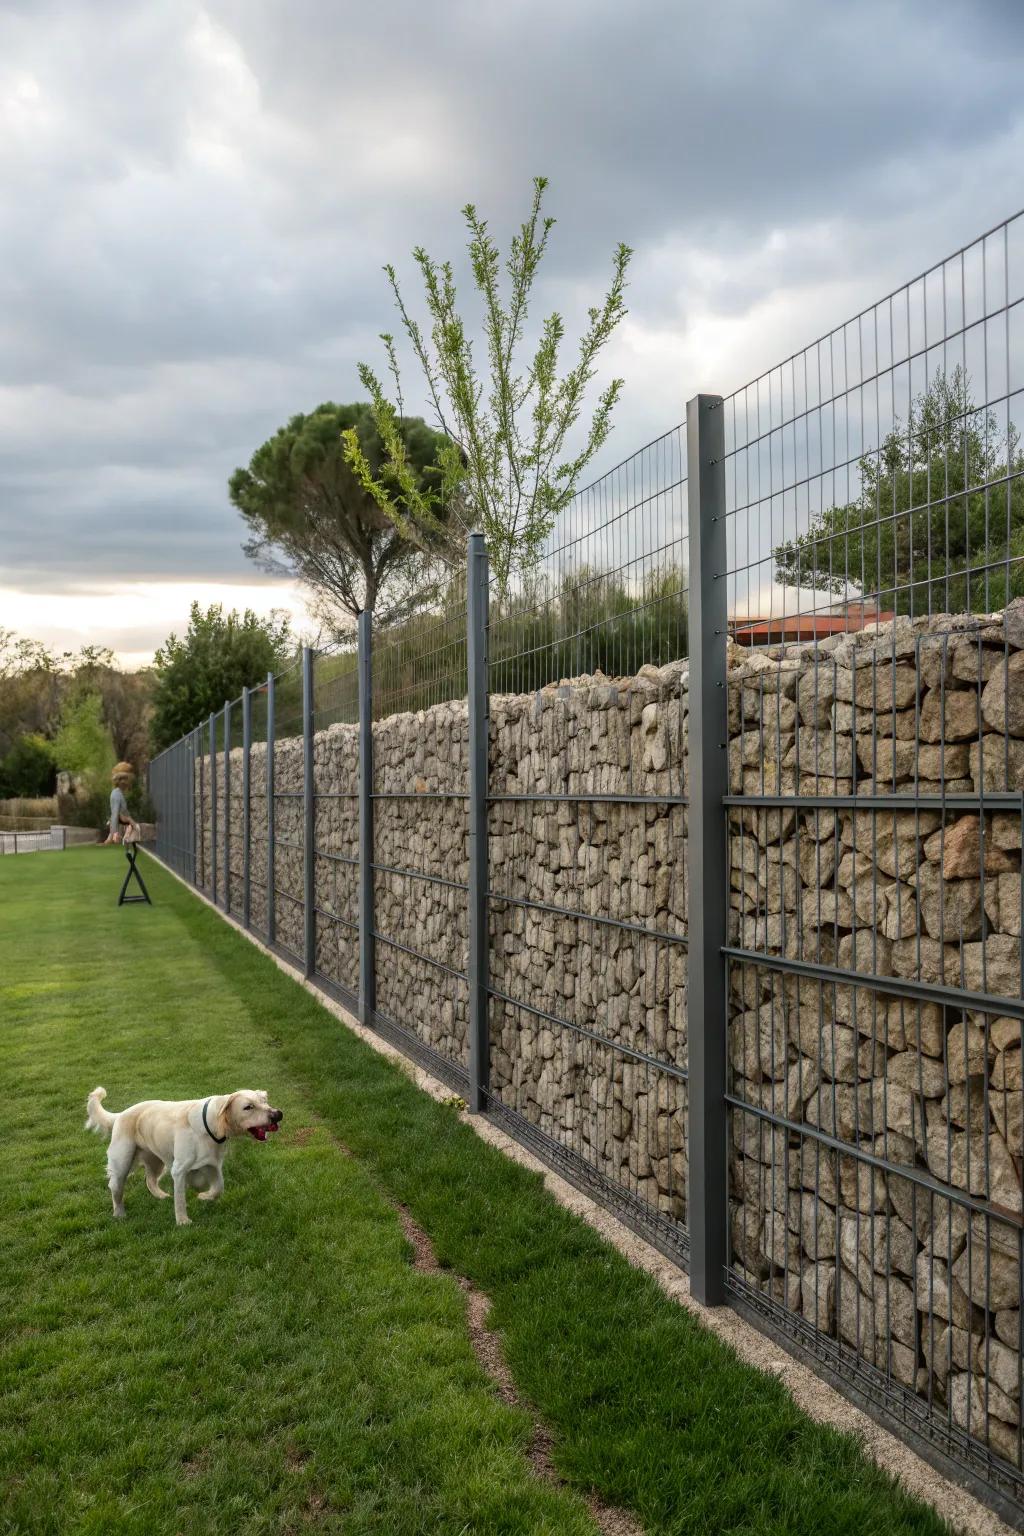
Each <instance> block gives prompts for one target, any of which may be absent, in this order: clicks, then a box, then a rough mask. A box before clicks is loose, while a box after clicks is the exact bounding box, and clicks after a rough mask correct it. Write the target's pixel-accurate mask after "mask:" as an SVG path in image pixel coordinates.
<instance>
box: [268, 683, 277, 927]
mask: <svg viewBox="0 0 1024 1536" xmlns="http://www.w3.org/2000/svg"><path fill="white" fill-rule="evenodd" d="M276 938H277V913H276V909H275V907H274V674H273V672H268V673H267V943H268V944H273V943H274V942H275V940H276Z"/></svg>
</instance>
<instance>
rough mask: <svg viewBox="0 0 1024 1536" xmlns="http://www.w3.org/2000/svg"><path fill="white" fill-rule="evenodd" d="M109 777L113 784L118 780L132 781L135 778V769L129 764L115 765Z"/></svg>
mask: <svg viewBox="0 0 1024 1536" xmlns="http://www.w3.org/2000/svg"><path fill="white" fill-rule="evenodd" d="M110 777H111V779H112V780H113V782H114V783H115V784H116V783H117V781H118V779H133V778H134V777H135V769H134V768H133V767H132V765H131V763H115V764H114V771H113V773H112V774H111V775H110Z"/></svg>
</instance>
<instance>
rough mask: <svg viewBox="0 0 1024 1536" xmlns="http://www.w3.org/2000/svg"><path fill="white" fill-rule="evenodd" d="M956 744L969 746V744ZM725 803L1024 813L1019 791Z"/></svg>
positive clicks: (733, 798) (734, 798)
mask: <svg viewBox="0 0 1024 1536" xmlns="http://www.w3.org/2000/svg"><path fill="white" fill-rule="evenodd" d="M886 739H889V738H886ZM957 745H963V746H966V745H969V743H967V742H963V743H957ZM808 777H812V775H810V774H809V775H808ZM813 777H815V778H819V779H829V778H832V777H834V775H832V774H829V773H815V774H814V775H813ZM838 777H841V778H846V777H848V775H846V774H841V775H838ZM722 804H723V805H725V806H728V807H730V808H732V807H737V806H738V807H740V808H742V807H743V806H747V805H750V806H754V807H755V808H756V809H758V810H762V809H765V810H788V809H789V808H790V807H791V806H793V807H796V808H797V809H803V810H822V811H890V812H892V813H893V814H894V815H906V814H907V813H908V812H909V813H912V812H914V811H922V810H929V811H974V810H981V811H985V810H988V811H1017V812H1020V813H1021V814H1024V796H1022V794H1021V792H1020V791H1019V790H979V791H978V793H977V794H969V793H966V792H964V791H961V790H957V792H956V794H951V795H941V794H940V795H914V794H893V795H879V794H871V795H853V794H851V795H813V794H799V795H797V794H794V795H723V796H722Z"/></svg>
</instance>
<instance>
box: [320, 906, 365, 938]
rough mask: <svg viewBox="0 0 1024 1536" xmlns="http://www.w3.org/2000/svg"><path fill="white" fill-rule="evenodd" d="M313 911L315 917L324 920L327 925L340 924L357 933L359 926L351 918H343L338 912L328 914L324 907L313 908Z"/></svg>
mask: <svg viewBox="0 0 1024 1536" xmlns="http://www.w3.org/2000/svg"><path fill="white" fill-rule="evenodd" d="M313 911H314V912H315V913H316V915H317V917H322V918H325V919H326V920H327V922H329V923H341V924H342V925H343V926H344V927H346V928H354V929H355V931H356V932H357V933H358V932H359V924H358V923H357V922H354V921H353V920H352V918H351V917H343V916H342V914H341V913H340V912H330V911H328V909H327V908H326V907H319V906H314V907H313Z"/></svg>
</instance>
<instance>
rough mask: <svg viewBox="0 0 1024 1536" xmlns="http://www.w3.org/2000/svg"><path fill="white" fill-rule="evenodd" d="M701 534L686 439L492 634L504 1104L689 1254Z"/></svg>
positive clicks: (584, 509)
mask: <svg viewBox="0 0 1024 1536" xmlns="http://www.w3.org/2000/svg"><path fill="white" fill-rule="evenodd" d="M685 530H686V469H685V439H684V436H683V433H682V431H681V430H677V431H674V432H671V433H669V434H667V435H666V436H665V437H663V438H660V439H658V441H656V442H654V443H651V444H650V445H649V446H648V447H647V448H645V449H643V450H642V451H641V452H640V453H638V454H636V455H634V456H633V457H632V458H631V459H629V460H627V461H626V463H624V464H622V465H620V466H619V467H618V468H617V469H615V470H613V471H612V472H611V473H610V474H609V475H607V476H605V477H604V478H603V479H602V480H600V481H598V482H597V483H596V484H595V485H593V486H591V487H589V488H588V489H587V490H585V491H582V492H581V493H580V494H579V495H578V496H577V497H576V498H575V499H574V501H573V502H572V503H571V504H570V505H569V506H568V507H567V508H566V509H565V511H564V512H563V513H562V515H561V516H560V517H559V519H558V522H557V524H556V526H555V527H554V529H553V530H552V534H551V536H550V539H549V541H548V546H547V549H546V551H545V553H544V557H543V559H542V562H541V565H540V569H539V571H538V572H537V573H535V574H534V575H533V576H532V577H531V578H530V579H529V580H527V581H523V582H521V583H519V584H516V585H513V587H512V588H511V589H510V590H506V591H504V592H502V591H495V592H492V598H491V622H490V630H489V636H488V647H489V659H490V704H489V708H490V782H489V858H490V878H489V889H488V903H489V922H490V955H489V970H490V977H489V981H490V985H489V998H490V1046H491V1052H490V1090H491V1102H492V1105H493V1106H494V1107H495V1108H496V1109H497V1110H498V1112H499V1114H500V1115H501V1117H503V1118H504V1119H505V1120H506V1121H507V1122H508V1124H509V1126H510V1128H511V1129H512V1130H513V1131H514V1133H515V1134H517V1135H519V1136H520V1137H521V1138H523V1139H525V1140H527V1141H530V1142H531V1143H532V1144H533V1145H535V1146H536V1147H537V1148H538V1150H540V1151H541V1152H542V1154H543V1155H544V1156H546V1157H547V1158H548V1159H549V1160H553V1161H555V1162H556V1164H558V1165H559V1166H561V1167H562V1168H563V1169H564V1170H565V1171H566V1172H568V1173H569V1174H570V1176H571V1177H573V1178H575V1179H577V1180H578V1181H581V1182H584V1183H587V1184H589V1185H590V1186H591V1187H593V1188H595V1189H596V1190H597V1192H599V1193H600V1194H602V1196H603V1197H605V1198H610V1199H611V1200H612V1201H613V1203H614V1204H615V1205H616V1206H617V1208H618V1209H619V1210H620V1211H622V1212H623V1214H626V1215H628V1216H629V1217H630V1219H631V1220H633V1221H635V1222H639V1223H640V1224H641V1225H642V1226H643V1227H644V1229H645V1230H646V1231H648V1232H649V1233H651V1235H653V1236H655V1238H656V1240H658V1241H659V1242H660V1243H661V1244H662V1245H663V1246H667V1247H669V1248H670V1249H671V1251H673V1252H674V1253H676V1254H677V1255H679V1256H682V1255H685V1249H686V1230H685V1214H686V1178H687V1159H686V1059H687V1053H686V1013H685V1001H684V1000H685V985H686V910H687V906H686V903H687V880H686V809H685V807H686V778H687V775H686V764H685V754H686V719H687V709H688V692H687V689H688V681H687V665H686V661H685V658H686V655H687V648H688V647H687V608H688V604H687V585H688V576H687V564H688V561H687V536H686V531H685Z"/></svg>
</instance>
